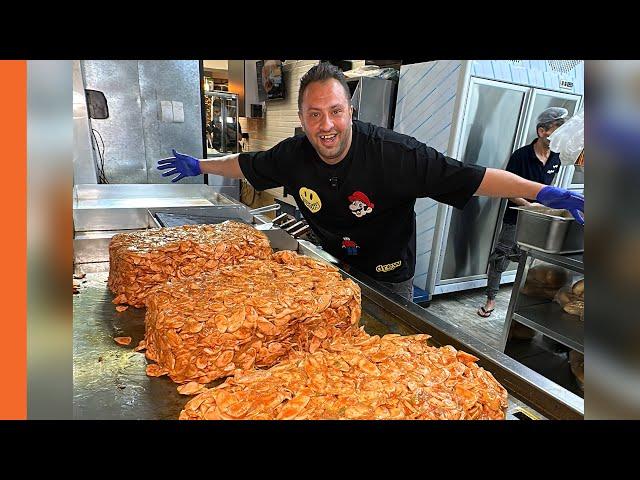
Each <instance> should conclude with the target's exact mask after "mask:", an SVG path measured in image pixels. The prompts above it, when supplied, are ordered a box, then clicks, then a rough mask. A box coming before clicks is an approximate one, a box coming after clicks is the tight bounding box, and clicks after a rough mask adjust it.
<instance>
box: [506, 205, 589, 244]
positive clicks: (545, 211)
mask: <svg viewBox="0 0 640 480" xmlns="http://www.w3.org/2000/svg"><path fill="white" fill-rule="evenodd" d="M510 208H513V209H514V210H520V213H519V214H518V223H517V226H516V242H517V243H518V245H522V246H525V247H529V248H532V249H534V250H539V251H541V252H545V253H555V254H566V253H579V252H584V227H583V226H582V225H580V224H579V223H578V222H576V221H575V219H574V218H573V217H572V216H571V214H569V212H566V210H554V209H550V208H546V207H533V208H532V207H510Z"/></svg>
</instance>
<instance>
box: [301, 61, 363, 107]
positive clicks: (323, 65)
mask: <svg viewBox="0 0 640 480" xmlns="http://www.w3.org/2000/svg"><path fill="white" fill-rule="evenodd" d="M332 78H333V79H335V80H337V81H338V82H340V85H342V88H344V93H345V95H346V97H347V101H348V102H349V105H351V90H349V85H347V79H346V78H345V76H344V74H343V73H342V70H340V69H339V68H338V67H336V66H335V65H332V64H330V63H329V62H320V63H319V64H318V65H314V66H313V67H311V68H310V69H309V71H308V72H307V73H305V74H304V75H303V76H302V78H301V79H300V90H299V91H298V110H302V96H303V95H304V91H305V89H306V88H307V85H309V84H310V83H312V82H324V81H325V80H330V79H332Z"/></svg>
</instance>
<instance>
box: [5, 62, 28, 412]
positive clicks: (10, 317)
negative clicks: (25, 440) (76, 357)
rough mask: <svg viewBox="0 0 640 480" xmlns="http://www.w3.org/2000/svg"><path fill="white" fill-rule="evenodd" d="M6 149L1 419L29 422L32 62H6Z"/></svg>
mask: <svg viewBox="0 0 640 480" xmlns="http://www.w3.org/2000/svg"><path fill="white" fill-rule="evenodd" d="M0 145H2V157H3V163H4V164H5V167H7V168H10V169H11V175H6V176H4V180H3V182H2V188H0V202H2V203H1V204H2V205H4V207H5V208H4V209H3V212H2V213H3V217H4V226H3V230H4V232H3V234H2V235H0V265H2V274H1V275H0V292H2V297H3V298H4V299H5V301H4V302H3V312H2V316H1V319H0V321H1V322H2V338H3V341H2V346H0V369H2V373H1V377H0V378H2V395H0V418H1V419H12V420H14V419H26V418H27V189H26V183H27V62H26V61H6V60H4V61H0Z"/></svg>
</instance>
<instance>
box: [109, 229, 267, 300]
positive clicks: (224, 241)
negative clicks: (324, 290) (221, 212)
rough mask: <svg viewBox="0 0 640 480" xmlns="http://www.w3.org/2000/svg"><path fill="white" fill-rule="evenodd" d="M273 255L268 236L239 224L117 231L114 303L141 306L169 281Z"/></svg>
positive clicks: (112, 252)
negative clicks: (152, 291) (158, 287)
mask: <svg viewBox="0 0 640 480" xmlns="http://www.w3.org/2000/svg"><path fill="white" fill-rule="evenodd" d="M271 253H272V250H271V246H270V245H269V239H268V238H267V236H266V235H265V234H264V233H262V232H260V231H258V230H256V229H255V228H253V227H251V226H250V225H246V224H244V223H240V222H231V221H227V222H224V223H220V224H217V225H184V226H180V227H165V228H154V229H149V230H143V231H136V232H131V233H119V234H117V235H114V236H113V238H112V239H111V243H110V244H109V281H108V285H109V288H110V289H111V291H112V292H113V293H114V294H115V295H116V297H115V298H114V300H113V303H115V304H128V305H133V306H134V307H138V308H140V307H143V306H144V299H145V297H146V295H147V293H148V292H149V290H150V289H151V288H153V287H155V286H156V285H160V284H163V283H165V282H166V281H167V280H170V279H172V278H186V277H190V276H193V275H197V274H199V273H201V272H204V271H211V270H215V269H217V268H219V267H221V266H225V265H234V264H237V263H239V262H240V261H242V260H244V259H250V258H268V257H269V256H270V255H271Z"/></svg>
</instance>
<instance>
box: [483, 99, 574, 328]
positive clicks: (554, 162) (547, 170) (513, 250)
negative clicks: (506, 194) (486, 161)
mask: <svg viewBox="0 0 640 480" xmlns="http://www.w3.org/2000/svg"><path fill="white" fill-rule="evenodd" d="M568 114H569V112H568V111H567V109H566V108H560V107H551V108H547V109H546V110H544V111H543V112H542V113H541V114H540V115H539V116H538V119H537V124H536V133H537V134H538V137H537V138H536V139H535V140H534V141H533V142H531V143H530V144H529V145H525V146H524V147H522V148H519V149H518V150H516V151H515V152H513V154H512V155H511V158H510V159H509V163H508V164H507V171H508V172H512V173H515V174H516V175H518V176H520V177H522V178H526V179H527V180H532V181H534V182H538V183H543V184H545V185H550V184H551V182H553V179H554V177H555V176H556V173H558V169H559V168H560V155H559V154H558V153H555V152H552V151H551V150H550V149H549V143H550V142H549V136H550V135H551V134H552V133H553V132H555V131H556V129H557V128H558V127H560V126H561V125H562V124H564V122H565V121H566V119H567V115H568ZM531 202H533V200H531V199H525V198H509V201H508V202H507V209H506V211H505V212H504V217H503V220H502V228H501V230H500V236H499V237H498V243H497V244H496V247H495V249H494V250H493V252H492V253H491V256H490V257H489V275H488V278H487V301H486V302H485V304H484V305H483V306H482V307H480V308H479V309H478V315H480V316H481V317H489V316H491V312H493V309H494V308H495V305H496V300H495V299H496V294H497V293H498V289H499V288H500V278H501V277H502V273H503V272H504V271H505V270H506V269H507V267H508V266H509V262H510V261H511V260H510V258H509V257H511V258H512V259H515V258H516V257H517V255H518V253H519V248H518V245H517V244H516V221H517V220H518V211H517V210H513V209H512V208H511V207H515V206H528V205H531ZM520 330H521V331H520V333H519V334H520V335H525V336H526V335H527V334H529V333H531V332H528V331H526V329H522V328H521V329H520Z"/></svg>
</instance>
